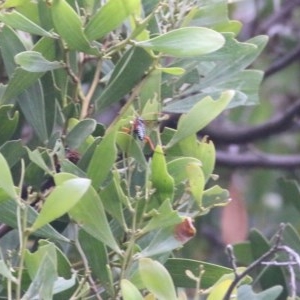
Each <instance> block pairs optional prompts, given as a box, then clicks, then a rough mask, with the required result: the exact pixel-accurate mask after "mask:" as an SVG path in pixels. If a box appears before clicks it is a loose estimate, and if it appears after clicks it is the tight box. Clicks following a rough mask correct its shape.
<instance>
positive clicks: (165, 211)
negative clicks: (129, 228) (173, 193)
mask: <svg viewBox="0 0 300 300" xmlns="http://www.w3.org/2000/svg"><path fill="white" fill-rule="evenodd" d="M148 214H149V215H152V218H151V219H150V221H149V222H148V223H147V224H146V226H145V227H143V228H142V229H141V234H145V233H147V232H150V231H153V230H155V229H158V228H164V227H169V226H174V225H176V224H179V223H180V222H181V221H182V218H181V217H180V216H179V215H178V213H177V211H176V210H173V209H172V205H171V203H170V201H168V200H166V201H164V202H163V203H162V204H161V206H160V207H159V208H158V210H153V211H150V212H149V213H148Z"/></svg>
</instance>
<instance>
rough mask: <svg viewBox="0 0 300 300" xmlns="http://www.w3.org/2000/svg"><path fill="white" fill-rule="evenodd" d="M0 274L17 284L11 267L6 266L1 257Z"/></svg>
mask: <svg viewBox="0 0 300 300" xmlns="http://www.w3.org/2000/svg"><path fill="white" fill-rule="evenodd" d="M0 274H1V275H2V276H3V277H5V278H7V279H8V280H10V281H12V282H13V283H15V284H18V283H17V282H18V280H17V278H16V277H15V276H13V274H12V271H11V269H10V268H8V266H7V265H6V263H5V262H4V260H3V259H1V260H0Z"/></svg>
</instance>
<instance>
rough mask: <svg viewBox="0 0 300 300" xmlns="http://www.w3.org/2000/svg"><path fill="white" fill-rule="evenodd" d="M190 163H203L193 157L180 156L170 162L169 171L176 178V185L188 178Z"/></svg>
mask: <svg viewBox="0 0 300 300" xmlns="http://www.w3.org/2000/svg"><path fill="white" fill-rule="evenodd" d="M189 163H195V164H201V162H200V161H199V160H198V159H196V158H193V157H180V158H176V159H174V160H171V161H170V162H168V164H167V168H168V172H169V174H170V175H171V176H172V177H173V178H174V184H175V186H176V185H178V184H179V183H181V182H184V181H185V180H186V179H187V174H186V166H187V165H188V164H189Z"/></svg>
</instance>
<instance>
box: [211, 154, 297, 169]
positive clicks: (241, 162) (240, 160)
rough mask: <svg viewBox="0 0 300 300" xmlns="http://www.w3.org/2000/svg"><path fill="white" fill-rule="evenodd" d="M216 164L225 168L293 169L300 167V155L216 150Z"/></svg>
mask: <svg viewBox="0 0 300 300" xmlns="http://www.w3.org/2000/svg"><path fill="white" fill-rule="evenodd" d="M217 164H218V165H219V166H223V167H227V168H247V169H249V168H263V169H280V170H283V169H286V170H295V169H299V168H300V155H296V154H295V155H292V154H291V155H280V154H269V153H263V152H259V153H258V152H257V151H256V153H251V152H245V153H236V152H230V151H217Z"/></svg>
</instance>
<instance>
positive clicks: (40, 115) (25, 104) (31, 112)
mask: <svg viewBox="0 0 300 300" xmlns="http://www.w3.org/2000/svg"><path fill="white" fill-rule="evenodd" d="M18 104H19V106H20V108H21V110H22V112H23V114H24V116H25V118H26V121H27V122H28V123H29V124H30V125H31V126H32V128H33V130H34V132H35V133H36V135H37V136H38V138H39V140H40V141H41V142H42V143H44V144H47V142H48V131H47V125H46V110H45V99H44V94H43V90H42V86H41V83H40V81H38V82H36V83H35V84H34V85H33V86H31V87H30V88H28V89H27V90H25V91H24V92H23V93H22V94H20V95H19V96H18Z"/></svg>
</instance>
